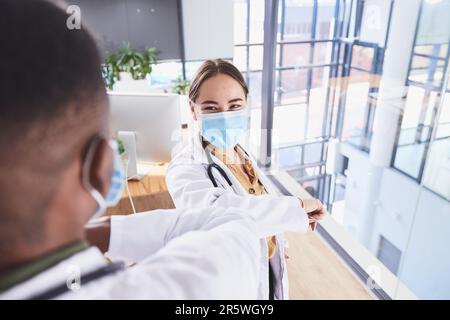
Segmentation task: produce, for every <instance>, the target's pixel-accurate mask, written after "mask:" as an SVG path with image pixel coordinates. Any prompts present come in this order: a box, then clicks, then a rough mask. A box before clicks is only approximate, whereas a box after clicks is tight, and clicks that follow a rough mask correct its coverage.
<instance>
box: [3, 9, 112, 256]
mask: <svg viewBox="0 0 450 320" xmlns="http://www.w3.org/2000/svg"><path fill="white" fill-rule="evenodd" d="M69 16H70V15H69V14H68V13H66V10H65V8H64V4H62V3H59V2H58V4H55V3H54V2H50V1H43V0H29V1H27V0H1V1H0V39H1V41H2V47H1V50H0V130H1V133H0V221H1V222H0V223H1V225H0V262H3V263H5V261H2V259H8V258H7V257H8V255H9V254H13V252H12V250H17V246H19V247H20V248H26V249H25V251H27V250H28V249H30V248H32V247H33V246H34V247H38V246H39V245H41V248H42V247H43V246H42V244H43V243H45V242H46V241H47V238H48V237H52V236H53V235H54V234H57V233H58V231H57V228H58V227H59V228H61V229H64V227H65V226H64V225H63V224H65V223H73V227H74V229H77V228H78V223H79V224H81V223H83V221H84V220H86V219H88V217H87V215H88V213H87V211H88V210H95V202H94V201H93V200H92V199H91V198H89V194H88V193H87V192H85V191H83V189H82V184H81V181H80V180H81V179H80V172H81V166H82V163H83V157H84V154H85V152H86V148H87V147H86V145H87V144H88V142H89V140H90V139H91V138H92V137H93V136H95V135H98V134H103V135H107V130H108V128H107V115H108V107H107V99H106V92H105V87H104V84H103V79H102V74H101V62H100V55H99V52H98V50H97V47H96V45H95V41H94V39H93V37H92V36H91V35H90V33H89V32H88V31H87V30H86V28H85V27H84V25H81V28H80V29H76V28H75V29H70V28H68V25H67V20H68V18H69ZM96 156H101V155H96ZM108 162H110V161H109V160H108ZM105 170H106V169H105ZM108 170H110V169H108ZM107 175H108V173H105V176H107ZM92 179H94V180H95V179H96V177H92ZM94 183H95V182H94ZM97 184H98V185H100V184H101V181H100V182H99V181H97ZM100 187H101V188H100ZM100 187H99V189H102V188H103V189H104V187H103V186H100ZM87 199H89V200H87ZM85 202H88V203H85ZM57 208H59V209H60V210H61V211H62V212H59V215H60V216H59V217H58V216H57V215H55V217H54V216H52V215H50V214H49V212H50V211H52V210H53V211H55V209H57ZM49 220H51V221H49ZM84 222H85V221H84ZM61 232H65V231H64V230H62V231H61ZM76 232H79V231H78V230H77V231H76ZM70 236H71V235H69V234H68V235H67V237H70ZM68 240H70V239H68ZM62 241H63V240H62ZM30 250H31V249H30ZM5 256H6V258H5Z"/></svg>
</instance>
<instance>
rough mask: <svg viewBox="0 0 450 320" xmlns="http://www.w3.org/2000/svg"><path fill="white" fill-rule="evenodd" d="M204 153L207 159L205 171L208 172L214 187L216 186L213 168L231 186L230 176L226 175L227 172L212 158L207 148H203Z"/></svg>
mask: <svg viewBox="0 0 450 320" xmlns="http://www.w3.org/2000/svg"><path fill="white" fill-rule="evenodd" d="M203 149H204V150H205V153H206V158H207V159H208V167H206V173H207V174H208V177H209V180H211V182H212V184H213V185H214V187H216V188H217V187H218V184H217V181H216V178H215V177H214V175H213V169H216V170H217V171H218V172H219V173H220V175H221V176H222V177H223V178H224V179H225V180H226V182H227V183H228V185H229V186H230V187H231V186H233V183H232V182H231V180H230V178H229V177H228V176H227V173H226V172H225V170H223V169H222V168H221V167H220V166H219V165H218V164H217V163H215V162H214V161H213V159H212V156H211V152H210V151H209V150H208V148H206V147H204V148H203Z"/></svg>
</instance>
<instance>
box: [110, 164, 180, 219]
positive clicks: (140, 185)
mask: <svg viewBox="0 0 450 320" xmlns="http://www.w3.org/2000/svg"><path fill="white" fill-rule="evenodd" d="M166 171H167V164H164V165H153V166H149V169H148V173H147V174H146V175H145V176H144V177H143V178H142V179H141V180H130V181H128V188H129V190H130V194H131V197H132V198H133V203H134V206H135V208H136V212H142V211H149V210H155V209H172V208H175V206H174V204H173V201H172V198H171V197H170V194H169V192H168V191H167V186H166V180H165V175H166ZM132 212H133V209H132V208H131V204H130V200H129V198H128V192H127V190H126V189H125V191H124V193H123V194H122V197H121V199H120V201H119V203H118V204H117V205H116V206H115V207H112V208H108V209H107V210H106V213H105V215H107V216H110V215H115V214H130V213H132Z"/></svg>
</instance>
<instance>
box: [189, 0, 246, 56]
mask: <svg viewBox="0 0 450 320" xmlns="http://www.w3.org/2000/svg"><path fill="white" fill-rule="evenodd" d="M181 3H182V10H183V29H184V49H185V57H186V60H205V59H215V58H232V57H233V26H234V24H233V1H231V0H182V2H181ZM242 32H244V30H243V31H242Z"/></svg>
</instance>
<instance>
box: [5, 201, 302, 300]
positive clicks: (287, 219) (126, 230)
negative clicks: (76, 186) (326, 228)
mask: <svg viewBox="0 0 450 320" xmlns="http://www.w3.org/2000/svg"><path fill="white" fill-rule="evenodd" d="M302 224H303V221H302V220H301V218H300V217H299V216H298V215H296V214H295V213H294V212H291V213H288V214H286V215H285V216H283V217H279V216H276V215H274V214H273V213H272V212H270V211H269V210H266V211H260V212H257V213H255V214H253V215H251V216H250V217H249V216H248V215H246V214H244V213H243V212H240V211H239V210H237V209H221V208H215V209H211V208H209V209H203V210H198V209H194V210H176V209H174V210H155V211H149V212H144V213H138V214H134V215H129V216H113V217H112V219H111V238H110V247H109V251H108V255H109V257H110V258H111V259H112V260H113V261H115V260H126V261H134V262H137V264H136V265H135V266H133V267H130V268H127V269H124V270H120V271H117V272H116V273H113V274H110V275H106V276H104V277H102V278H99V279H96V280H94V281H91V282H88V283H86V284H85V285H83V283H81V288H80V289H79V290H78V291H69V292H67V293H64V294H63V295H60V296H59V297H57V298H58V299H255V298H256V296H257V289H258V278H259V275H258V273H257V272H255V269H256V270H257V265H256V263H255V261H256V260H257V259H258V256H259V240H258V239H259V237H261V236H267V235H269V234H270V233H272V232H281V231H284V230H291V231H299V229H301V228H302ZM106 263H107V262H106V260H105V258H104V256H103V255H102V253H101V252H100V251H99V250H98V249H97V248H94V247H91V248H88V249H86V250H84V251H82V252H79V253H77V254H75V255H73V256H71V257H69V258H67V259H66V260H64V261H62V262H60V263H58V264H57V265H55V266H53V267H51V268H50V269H48V270H45V271H43V272H41V273H39V274H38V275H36V276H34V277H33V278H31V279H29V280H27V281H25V282H23V283H20V284H18V285H16V286H14V287H13V288H11V289H9V290H8V291H6V292H3V293H2V294H0V299H26V298H29V297H32V296H34V295H36V294H40V293H42V292H45V291H46V290H48V289H49V288H52V287H54V286H56V285H58V284H64V283H66V281H67V280H68V279H70V278H71V275H73V272H74V270H79V271H80V272H81V274H86V273H89V272H92V271H94V270H98V269H99V268H101V267H103V266H105V265H106Z"/></svg>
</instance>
